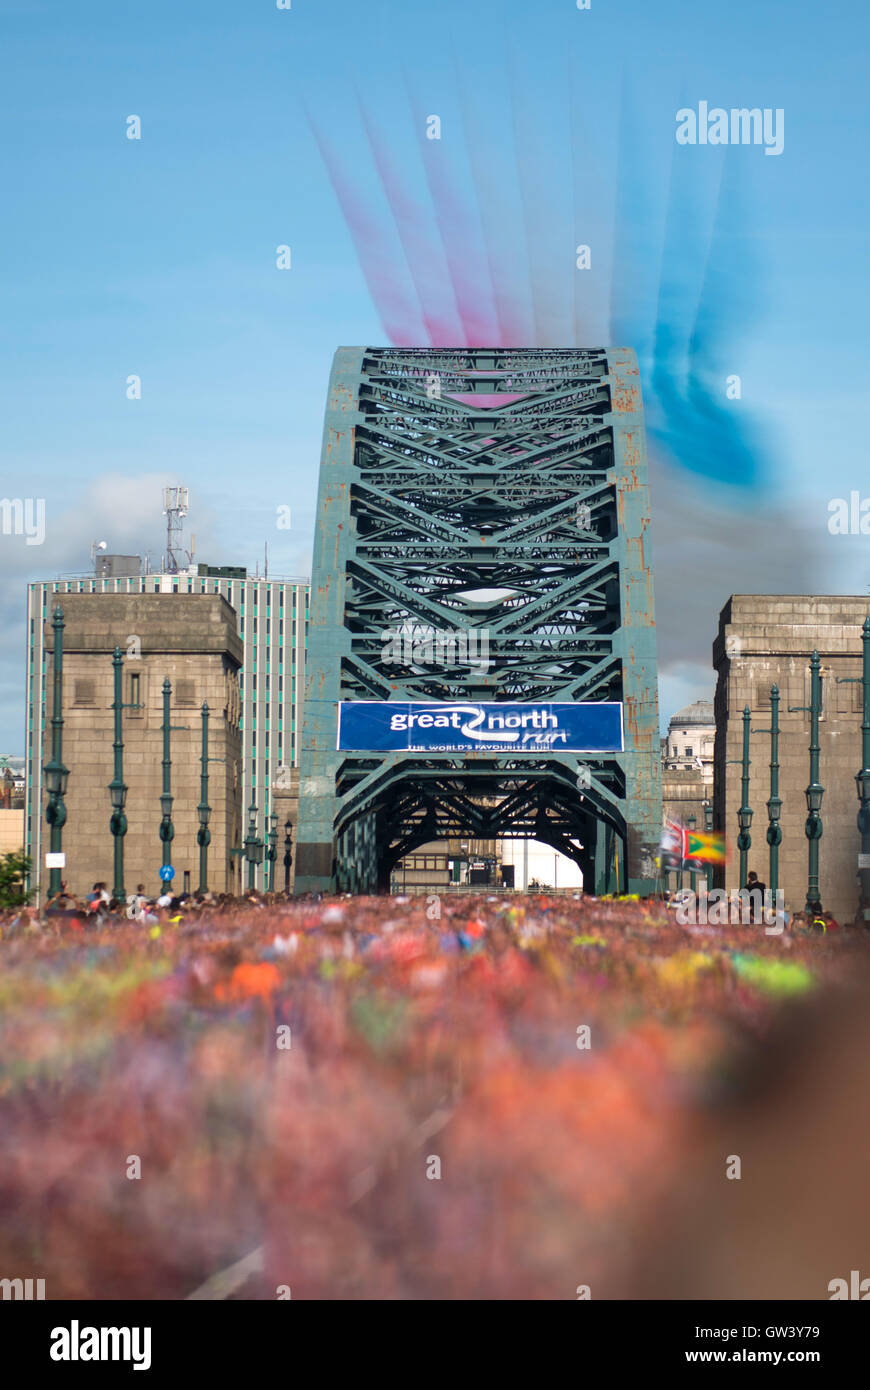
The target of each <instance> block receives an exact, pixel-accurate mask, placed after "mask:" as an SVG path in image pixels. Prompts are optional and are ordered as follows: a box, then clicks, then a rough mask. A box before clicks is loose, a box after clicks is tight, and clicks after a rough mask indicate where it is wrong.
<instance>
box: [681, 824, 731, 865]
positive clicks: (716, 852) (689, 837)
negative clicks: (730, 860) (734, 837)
mask: <svg viewBox="0 0 870 1390" xmlns="http://www.w3.org/2000/svg"><path fill="white" fill-rule="evenodd" d="M685 835H686V853H685V858H686V859H694V860H695V861H696V862H697V863H699V864H724V863H725V836H724V835H723V834H722V832H721V831H714V830H710V831H707V833H706V834H703V835H696V834H695V833H694V831H692V830H687V831H686V832H685Z"/></svg>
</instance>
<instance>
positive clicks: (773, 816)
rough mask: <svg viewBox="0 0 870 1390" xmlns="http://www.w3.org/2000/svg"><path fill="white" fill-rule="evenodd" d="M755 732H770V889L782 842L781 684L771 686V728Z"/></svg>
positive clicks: (774, 885) (776, 874)
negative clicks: (780, 764)
mask: <svg viewBox="0 0 870 1390" xmlns="http://www.w3.org/2000/svg"><path fill="white" fill-rule="evenodd" d="M752 732H753V733H754V734H770V796H769V797H768V799H767V803H766V805H767V834H766V837H765V838H766V839H767V843H768V845H769V846H770V860H769V869H768V875H767V878H768V884H767V886H768V889H769V891H770V892H771V893H775V892H776V891H777V889H778V888H779V847H780V845H781V844H782V827H781V825H780V823H779V822H780V818H781V816H782V801H781V800H780V795H779V686H778V685H772V686H771V687H770V728H769V729H753V730H752Z"/></svg>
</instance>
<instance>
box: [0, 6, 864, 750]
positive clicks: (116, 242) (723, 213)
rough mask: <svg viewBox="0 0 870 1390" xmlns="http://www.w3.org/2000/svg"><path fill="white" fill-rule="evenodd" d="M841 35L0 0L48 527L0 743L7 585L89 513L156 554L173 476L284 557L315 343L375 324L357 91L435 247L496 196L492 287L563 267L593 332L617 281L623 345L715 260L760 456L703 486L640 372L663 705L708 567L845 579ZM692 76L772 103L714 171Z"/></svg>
mask: <svg viewBox="0 0 870 1390" xmlns="http://www.w3.org/2000/svg"><path fill="white" fill-rule="evenodd" d="M867 29H868V20H867V17H866V12H865V11H863V10H861V9H860V8H858V7H856V6H854V4H851V3H845V0H834V3H829V4H828V5H826V6H825V7H824V8H822V7H819V6H817V5H810V4H807V3H803V4H802V3H797V4H795V3H784V2H782V0H776V3H772V2H771V0H744V2H743V3H736V4H732V5H731V6H728V7H725V6H711V5H701V4H698V3H695V4H690V3H684V2H683V0H663V2H662V3H655V4H653V3H645V4H643V3H640V2H639V0H623V3H613V0H607V3H605V0H591V8H590V9H589V10H588V11H578V10H577V8H576V4H575V3H574V0H528V3H520V0H504V3H495V0H475V3H468V0H465V3H462V4H460V3H458V2H457V0H446V3H437V4H436V3H425V2H424V0H370V2H369V3H367V4H365V5H362V4H358V3H357V4H353V3H348V0H293V5H292V9H291V10H289V11H282V10H278V9H277V6H276V5H275V3H274V0H246V3H229V0H211V2H209V0H184V3H178V0H175V3H168V0H167V2H164V0H149V3H142V4H133V3H128V2H127V3H117V0H114V2H113V3H87V0H85V3H82V4H80V5H76V6H73V5H69V4H63V3H60V0H42V2H41V3H40V0H27V3H23V2H22V3H14V2H11V3H5V2H4V0H0V33H2V43H0V51H2V57H0V63H2V81H0V124H2V132H3V139H2V146H0V149H2V154H0V158H2V187H3V191H4V197H3V200H2V213H0V217H2V246H3V255H2V260H0V285H2V298H3V313H2V317H0V324H2V327H0V355H2V361H0V411H2V415H0V418H2V421H3V425H2V431H0V451H2V453H0V458H2V473H0V479H2V481H0V494H2V495H4V496H8V497H19V496H20V497H25V496H29V497H44V498H45V499H46V509H47V532H46V540H45V543H44V545H42V546H40V547H36V546H31V547H28V546H26V545H25V543H24V540H23V538H22V537H16V536H2V535H0V576H2V578H3V580H4V581H5V583H4V584H3V586H2V589H3V598H2V606H0V658H2V665H0V670H2V674H0V752H9V753H17V752H19V751H20V749H21V746H22V733H23V679H24V625H23V610H24V586H25V584H26V581H27V580H28V579H29V578H47V577H52V576H53V575H54V574H57V573H59V572H69V571H85V570H86V569H87V568H88V556H89V545H90V541H91V540H92V539H106V540H107V541H108V542H109V549H110V550H112V549H117V550H120V551H128V550H136V551H145V550H150V552H151V553H152V556H153V557H154V558H155V559H156V558H157V557H158V556H159V555H160V553H161V546H162V539H163V531H162V526H163V523H162V518H161V515H160V488H161V486H162V484H163V483H164V482H182V483H185V484H187V485H188V486H189V488H190V493H191V518H190V529H191V530H192V531H193V532H195V534H196V536H197V554H198V558H201V559H209V560H212V561H219V562H221V561H222V562H226V563H242V564H247V565H248V566H249V567H251V568H253V567H254V565H255V564H256V563H257V561H258V560H261V559H262V554H263V545H264V542H266V541H268V543H269V549H270V569H271V570H272V571H273V572H275V573H283V574H288V575H302V574H306V573H308V569H309V555H310V546H311V535H312V528H313V523H314V508H315V499H316V483H317V468H318V458H319V451H320V440H321V430H322V410H323V402H324V395H325V389H326V382H327V379H328V374H329V367H330V362H331V358H332V354H333V351H334V349H335V347H336V346H338V345H339V344H345V343H367V342H368V343H380V342H384V341H386V332H385V327H384V321H383V317H382V309H383V304H379V303H378V302H376V301H377V300H378V295H377V293H375V294H374V295H373V294H372V292H371V291H370V287H369V284H367V281H366V276H365V274H364V269H363V267H362V266H361V264H360V259H359V247H358V236H356V235H355V229H354V226H353V217H352V216H351V217H350V225H349V220H348V218H347V216H346V209H345V211H343V210H342V206H341V204H340V201H339V199H338V197H337V196H336V187H335V183H334V178H335V171H336V169H340V170H343V171H344V173H343V174H342V175H341V176H342V177H343V176H344V175H345V174H346V176H347V178H348V179H349V180H351V181H353V180H356V184H357V186H358V189H360V190H361V197H362V199H363V201H364V202H365V200H369V199H370V205H369V207H368V211H367V212H365V215H366V216H368V215H369V214H371V217H372V218H373V219H374V223H373V225H374V226H375V238H376V240H377V238H378V237H379V236H380V235H381V231H382V230H384V229H387V230H389V227H390V223H389V218H388V216H387V213H386V212H385V208H386V203H385V200H384V196H383V189H380V188H378V187H377V186H376V185H377V179H376V177H375V171H374V166H373V165H372V162H371V161H372V149H371V144H370V142H369V140H368V135H367V131H366V129H365V128H364V125H363V114H364V116H365V120H366V121H367V122H368V123H369V130H370V131H375V132H376V133H377V139H378V140H379V141H380V144H381V147H382V149H383V150H386V151H387V152H388V153H389V157H390V159H391V161H392V164H393V169H394V173H395V177H396V180H397V182H398V184H399V185H400V187H401V189H402V190H403V196H404V195H405V194H407V197H408V198H409V199H410V200H411V201H413V203H414V206H415V208H416V209H417V214H418V225H419V227H420V229H421V234H423V232H425V234H426V236H431V237H432V238H434V241H433V244H437V241H438V237H439V236H445V237H446V238H447V240H448V241H449V238H450V235H451V230H452V233H453V234H454V235H457V236H461V235H463V234H464V224H465V219H466V216H467V217H468V218H470V219H471V220H472V221H474V219H479V218H480V217H482V216H483V215H484V213H483V211H482V209H483V208H484V202H485V198H487V197H488V198H490V200H491V201H490V208H491V211H492V209H493V208H496V209H498V208H500V207H501V200H503V203H504V211H503V214H502V213H501V212H499V213H498V215H499V216H502V215H503V216H504V219H505V220H504V227H505V232H504V241H503V243H502V244H498V238H496V243H497V244H496V252H497V255H498V257H500V258H501V259H500V260H499V270H498V274H500V275H501V276H502V277H503V280H504V283H503V284H502V286H501V288H502V289H504V290H505V292H506V293H508V294H513V293H514V292H516V293H517V294H518V295H521V296H529V295H531V294H532V293H533V291H532V288H531V286H532V282H533V281H535V290H534V292H535V293H537V292H538V290H539V291H540V294H541V295H542V296H543V298H544V299H547V298H548V297H549V302H550V303H551V305H552V310H553V313H554V314H555V315H557V316H558V314H559V312H560V307H561V300H560V296H561V295H562V293H563V288H564V287H565V286H567V287H568V288H567V291H566V293H567V295H568V296H569V297H570V296H572V295H573V296H574V298H575V300H576V299H577V298H578V295H579V301H580V302H579V309H578V312H579V313H580V315H581V317H583V318H584V322H585V323H586V324H587V326H588V329H589V331H592V330H596V331H598V332H599V333H601V332H605V331H608V330H609V327H610V325H611V324H612V323H613V322H614V318H613V316H611V317H610V319H608V312H609V310H608V306H609V305H611V304H612V303H615V302H617V300H618V301H619V302H618V308H619V312H618V314H617V315H616V316H615V317H616V322H617V323H618V324H619V326H620V327H621V328H622V329H623V330H624V332H625V333H627V334H628V335H629V336H634V335H636V336H637V337H638V338H639V339H643V336H644V333H645V332H646V331H647V330H649V328H650V327H651V319H650V320H645V318H644V313H645V312H647V311H648V312H649V313H653V312H655V310H656V305H658V310H659V312H662V305H663V304H664V305H665V309H666V311H667V313H669V312H670V300H669V298H668V296H667V295H665V294H664V293H663V286H664V285H666V276H663V267H664V268H665V270H667V268H668V267H669V266H670V267H671V269H672V271H673V272H675V273H676V276H677V281H679V279H680V277H681V276H683V274H684V273H685V274H686V276H687V278H688V279H689V281H690V282H691V283H690V284H689V285H688V288H686V287H683V290H682V291H681V292H684V293H685V294H686V296H687V299H686V304H685V305H684V306H683V307H684V309H685V313H686V314H688V315H689V317H690V318H691V317H692V316H693V315H694V313H695V310H696V309H697V308H698V305H697V303H695V301H694V299H693V295H695V297H697V295H696V288H695V287H694V281H693V280H692V277H693V276H694V277H695V279H697V281H698V283H699V284H700V283H701V279H702V278H703V275H702V272H703V268H704V266H705V265H707V267H708V270H709V269H710V267H711V266H712V271H713V274H712V275H708V276H707V278H706V279H705V280H704V284H705V285H706V286H707V290H706V298H705V300H704V303H703V315H702V316H700V317H699V319H698V323H700V324H701V326H702V327H703V330H704V334H705V341H707V342H708V344H709V345H710V356H709V361H710V362H715V363H716V368H715V370H716V372H718V371H719V369H720V366H722V365H723V364H724V365H726V366H727V367H728V369H729V370H731V371H734V372H737V373H739V374H740V376H741V379H742V382H743V399H742V401H741V403H740V410H741V411H742V412H743V415H742V416H741V418H740V422H739V426H738V429H739V431H740V432H741V433H742V434H743V435H744V436H745V439H746V440H748V441H750V447H751V450H752V452H753V457H757V460H758V468H757V474H756V477H755V479H754V481H753V482H752V484H751V485H749V486H747V487H744V488H737V487H735V486H734V485H733V484H731V485H729V483H728V481H727V477H726V476H725V475H726V474H727V469H728V459H727V451H725V450H723V458H722V461H721V473H722V477H721V481H717V479H716V476H713V477H711V476H710V469H711V468H712V469H714V470H715V469H718V468H720V462H719V460H718V459H716V460H714V462H713V463H712V464H709V467H708V468H707V475H706V476H705V474H704V468H705V466H706V463H709V459H710V457H711V455H710V453H709V450H710V448H711V447H712V444H713V443H715V441H717V440H719V439H720V438H721V434H720V432H719V430H718V429H716V431H715V439H713V437H712V436H711V435H710V433H709V432H708V434H707V435H706V436H704V435H702V434H700V433H698V432H692V431H691V430H690V431H689V432H688V433H687V432H686V430H684V429H683V427H682V424H681V423H680V421H678V420H676V419H675V417H670V418H665V415H663V414H662V413H661V410H660V403H659V401H658V400H657V397H656V391H655V384H654V382H653V379H652V371H651V370H650V373H649V380H645V382H644V385H645V391H646V394H647V398H648V404H649V409H650V421H651V430H653V428H654V427H656V428H658V427H657V426H656V421H657V420H658V421H659V425H660V428H658V433H657V434H656V436H655V438H651V445H650V448H651V464H652V476H653V502H654V509H655V511H656V517H657V519H656V526H657V530H656V532H655V534H654V541H655V542H659V558H655V557H654V559H655V564H656V582H657V600H658V618H659V624H660V631H661V665H662V705H663V713H665V714H667V712H668V711H669V709H670V708H672V707H673V706H675V705H676V704H679V703H680V702H682V701H684V700H688V699H690V698H694V697H695V696H696V695H698V694H703V693H708V692H709V691H710V690H711V689H712V673H711V671H710V669H709V660H710V657H709V652H710V644H711V642H712V638H713V636H714V632H715V620H716V615H717V613H718V610H719V608H720V607H721V605H722V604H723V603H724V601H725V599H726V598H727V597H728V594H729V593H730V592H732V591H739V590H741V589H744V590H753V589H756V590H764V589H766V588H771V589H781V590H782V591H795V590H797V591H803V590H805V589H810V588H812V587H813V586H816V587H818V589H820V590H822V591H834V592H836V591H841V592H854V593H864V592H867V586H868V580H870V574H868V569H870V566H868V563H867V558H866V557H867V540H866V538H862V537H858V536H855V537H852V536H837V537H834V536H830V535H829V534H828V531H827V504H828V501H829V499H830V498H832V497H835V496H846V495H848V492H849V491H850V490H851V489H859V490H860V491H861V493H862V496H864V495H866V496H870V468H868V467H867V460H866V443H865V441H866V438H867V433H868V431H867V419H866V413H867V404H866V400H867V396H866V388H865V377H866V351H865V344H866V325H867V321H868V307H870V305H868V273H867V266H866V248H867V231H866V229H867V225H868V206H867V204H868V194H867V175H866V172H865V170H866V156H865V151H866V145H867V135H868V130H867V125H868V115H867V106H866V76H865V71H864V55H865V54H866V51H867V39H868V34H867ZM700 100H706V101H708V102H709V103H710V104H711V105H722V106H724V107H731V106H760V107H771V108H783V110H784V112H785V148H784V151H783V153H782V154H781V155H780V156H778V157H766V156H764V154H763V151H762V150H761V149H760V148H757V147H751V148H740V149H737V150H732V151H728V159H729V161H730V163H729V165H728V178H729V179H730V180H731V182H727V183H726V185H725V188H726V193H725V195H724V197H720V196H719V190H720V186H721V185H720V179H721V177H722V174H723V159H724V155H723V152H721V151H716V150H713V149H711V148H706V149H700V148H694V149H678V148H677V147H676V146H675V141H674V129H675V121H674V117H675V112H676V110H677V108H678V107H681V106H697V103H698V102H699V101H700ZM569 108H570V110H571V112H572V113H573V114H572V116H571V120H570V123H569V124H567V125H566V119H565V112H566V111H567V110H568V109H569ZM429 112H437V113H439V114H440V115H441V117H442V121H443V134H442V141H441V142H440V146H439V148H438V149H437V152H436V151H435V150H431V151H428V152H427V150H426V149H425V148H423V147H421V130H420V123H421V119H422V117H423V115H425V114H428V113H429ZM132 114H135V115H138V116H139V117H140V119H141V122H142V138H141V140H138V141H131V140H128V139H127V138H126V135H125V130H126V125H125V122H126V118H127V117H128V116H129V115H132ZM315 131H316V132H318V133H319V134H320V136H321V138H322V140H325V141H326V142H327V144H328V145H329V147H330V149H331V150H332V152H333V155H334V167H333V170H332V175H333V177H331V176H330V171H329V170H328V168H327V165H326V163H325V162H324V157H323V153H322V147H319V146H318V141H317V139H315ZM424 143H425V142H424ZM430 153H431V154H432V155H433V156H436V157H438V158H443V160H444V164H443V166H442V172H443V174H444V176H445V177H448V176H449V178H451V179H452V180H453V183H452V188H453V191H454V193H455V194H456V195H457V203H456V205H455V206H454V207H453V208H452V211H451V212H450V213H449V215H445V211H444V207H443V206H439V193H438V188H437V186H435V187H434V188H433V183H432V180H431V178H430V175H431V174H432V170H431V169H426V168H424V165H425V160H426V158H427V157H428V155H429V154H430ZM680 161H682V162H680ZM569 166H570V171H569ZM620 177H621V179H622V184H621V188H622V201H621V202H620V201H619V200H618V198H617V194H616V189H617V181H618V178H620ZM523 180H525V182H523ZM572 181H573V182H572ZM717 197H719V202H718V203H717ZM523 198H525V200H526V201H525V203H523ZM717 208H718V209H719V211H718V213H717ZM578 209H579V222H580V224H581V225H579V226H578V225H577V223H578ZM492 215H493V216H495V215H496V213H493V214H492ZM717 217H718V219H719V220H718V222H717V221H716V218H717ZM451 218H452V228H451V225H447V224H448V223H450V222H451ZM668 218H669V219H670V220H668ZM512 219H514V220H512ZM717 228H718V232H719V234H720V235H719V239H718V241H717V240H716V233H717ZM379 229H380V230H379ZM666 229H667V234H666ZM358 230H359V229H358V228H356V231H357V233H358ZM575 233H576V241H578V242H580V241H591V243H592V245H593V272H592V273H591V274H590V275H589V277H588V279H587V280H586V281H584V282H583V283H582V288H580V289H579V290H578V285H577V282H576V281H575V280H572V279H571V278H570V275H569V276H568V278H565V276H566V270H565V267H562V266H558V267H557V266H556V265H555V261H557V260H558V258H559V256H560V254H561V248H562V247H563V246H565V247H566V248H567V252H568V254H570V247H568V242H569V241H570V242H571V244H572V245H573V241H574V239H575ZM384 235H386V232H384ZM392 235H393V236H394V237H395V228H393V230H392ZM522 236H525V238H526V240H527V241H528V249H529V256H528V258H527V259H525V258H523V257H520V255H519V249H518V243H517V244H515V243H516V242H517V238H520V237H522ZM711 242H712V243H713V244H714V246H718V247H719V254H717V256H716V257H715V258H714V259H713V260H712V261H708V260H707V256H708V252H709V248H710V244H711ZM280 244H288V245H290V246H291V248H292V270H290V271H287V272H282V271H278V270H277V269H276V265H275V251H276V247H277V246H278V245H280ZM427 245H428V242H427ZM383 247H384V253H385V260H386V264H387V265H388V266H392V264H393V261H394V260H395V261H396V282H395V283H396V285H397V286H401V285H402V284H403V283H404V282H408V283H410V281H409V280H408V274H407V268H406V267H403V266H402V265H400V264H398V261H400V260H401V256H394V251H393V249H391V248H392V243H387V242H384V244H383ZM626 248H629V249H630V252H631V258H632V259H631V262H630V264H629V262H628V261H627V260H626ZM421 259H422V262H423V263H425V255H424V256H422V257H421ZM565 266H566V267H567V266H568V261H567V259H566V262H565ZM520 267H522V268H520ZM433 274H435V270H433ZM514 279H515V280H516V283H515V284H514V283H513V280H514ZM678 288H679V285H678ZM614 295H615V296H616V298H615V299H614ZM620 295H621V299H620V298H619V296H620ZM671 298H672V296H671ZM667 313H666V317H667ZM676 313H677V319H678V320H679V319H680V315H681V313H682V310H680V306H679V305H678V306H677V310H676ZM631 345H638V346H640V343H638V344H634V343H632V344H631ZM660 370H661V368H660ZM131 373H136V374H138V375H139V376H141V379H142V399H141V400H140V401H129V400H127V399H126V395H125V382H126V379H127V377H128V375H130V374H131ZM714 375H715V373H714ZM701 384H702V385H704V386H705V387H706V385H707V384H708V383H706V382H705V381H703V380H702V383H701ZM714 387H715V382H714ZM665 394H666V393H665ZM717 409H718V406H717ZM728 447H730V445H728ZM280 505H289V506H290V507H291V509H292V516H293V526H292V529H291V530H290V531H289V532H288V531H283V530H277V529H276V525H275V516H276V508H277V507H278V506H280ZM689 575H691V583H687V582H686V581H687V577H688V576H689ZM689 590H691V593H689Z"/></svg>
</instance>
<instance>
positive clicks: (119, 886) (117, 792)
mask: <svg viewBox="0 0 870 1390" xmlns="http://www.w3.org/2000/svg"><path fill="white" fill-rule="evenodd" d="M122 661H123V657H122V655H121V648H120V647H116V648H115V651H114V655H113V656H112V676H113V683H114V699H113V701H112V711H113V713H114V716H115V741H114V744H113V747H114V750H115V774H114V776H113V778H112V780H111V782H110V783H109V797H110V799H111V803H112V816H111V820H110V821H109V829H110V830H111V832H112V844H113V851H114V853H113V858H114V881H113V884H112V896H113V897H114V898H116V899H117V901H118V902H119V903H123V902H124V899H125V898H126V896H127V893H126V889H125V888H124V836H125V835H126V834H127V817H126V815H125V814H124V806H125V805H126V801H127V787H126V785H125V782H124V735H123V725H122V722H121V721H122V715H123V710H124V702H123V695H122V690H121V663H122Z"/></svg>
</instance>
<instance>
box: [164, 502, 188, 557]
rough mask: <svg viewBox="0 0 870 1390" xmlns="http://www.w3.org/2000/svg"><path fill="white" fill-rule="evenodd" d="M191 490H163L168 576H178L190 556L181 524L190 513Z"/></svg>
mask: <svg viewBox="0 0 870 1390" xmlns="http://www.w3.org/2000/svg"><path fill="white" fill-rule="evenodd" d="M189 495H190V494H189V489H188V488H186V487H165V488H164V489H163V515H164V516H165V517H166V570H167V573H168V574H178V571H179V568H180V565H181V564H182V563H183V562H184V561H185V560H187V562H188V564H189V563H190V556H189V554H188V553H187V551H186V550H185V549H184V548H183V547H182V544H181V523H182V521H183V520H184V518H185V517H186V516H187V513H188V499H189Z"/></svg>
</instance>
